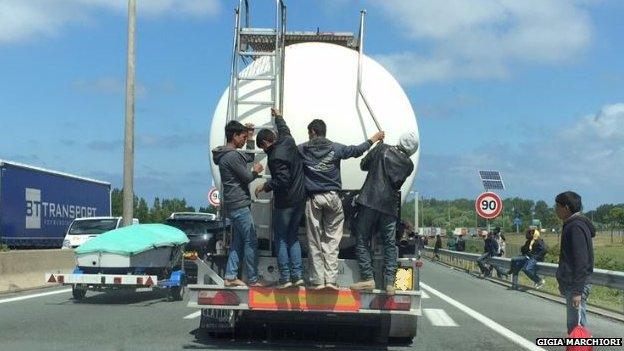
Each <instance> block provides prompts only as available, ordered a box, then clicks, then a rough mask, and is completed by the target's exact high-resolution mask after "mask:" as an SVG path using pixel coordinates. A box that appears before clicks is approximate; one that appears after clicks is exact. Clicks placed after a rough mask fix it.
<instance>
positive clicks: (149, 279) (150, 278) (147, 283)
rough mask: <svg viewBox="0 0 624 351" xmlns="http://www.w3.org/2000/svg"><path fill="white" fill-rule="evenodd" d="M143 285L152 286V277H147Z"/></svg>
mask: <svg viewBox="0 0 624 351" xmlns="http://www.w3.org/2000/svg"><path fill="white" fill-rule="evenodd" d="M145 285H147V286H152V285H154V281H153V280H152V277H147V280H146V281H145Z"/></svg>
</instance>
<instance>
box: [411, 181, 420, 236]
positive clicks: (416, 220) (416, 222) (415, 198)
mask: <svg viewBox="0 0 624 351" xmlns="http://www.w3.org/2000/svg"><path fill="white" fill-rule="evenodd" d="M409 193H410V195H414V232H416V233H417V232H418V228H419V226H418V210H419V209H418V206H419V203H418V191H415V190H412V191H410V192H409Z"/></svg>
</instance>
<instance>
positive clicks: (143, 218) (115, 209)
mask: <svg viewBox="0 0 624 351" xmlns="http://www.w3.org/2000/svg"><path fill="white" fill-rule="evenodd" d="M111 210H112V215H113V216H121V215H122V213H123V190H122V189H117V188H114V189H113V190H112V192H111ZM197 211H198V212H207V213H215V212H216V210H215V208H213V207H212V206H209V207H200V208H199V209H198V210H197ZM173 212H196V209H195V207H193V206H190V205H189V204H187V203H186V200H185V199H183V198H182V199H180V198H175V197H174V198H172V199H165V198H163V199H161V198H159V197H156V198H154V200H153V201H152V205H151V206H150V205H148V203H147V200H145V198H143V197H139V196H136V195H134V218H136V219H138V220H139V222H140V223H162V222H164V221H165V219H167V218H168V217H169V216H170V215H171V214H172V213H173Z"/></svg>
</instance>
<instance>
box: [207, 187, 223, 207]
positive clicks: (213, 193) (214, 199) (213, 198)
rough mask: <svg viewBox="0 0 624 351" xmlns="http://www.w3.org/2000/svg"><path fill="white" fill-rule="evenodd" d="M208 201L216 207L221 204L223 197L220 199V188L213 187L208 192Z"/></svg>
mask: <svg viewBox="0 0 624 351" xmlns="http://www.w3.org/2000/svg"><path fill="white" fill-rule="evenodd" d="M208 202H209V203H210V204H211V205H212V206H214V207H218V206H219V205H221V199H219V190H217V188H212V189H210V191H209V192H208Z"/></svg>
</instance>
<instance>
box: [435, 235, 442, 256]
mask: <svg viewBox="0 0 624 351" xmlns="http://www.w3.org/2000/svg"><path fill="white" fill-rule="evenodd" d="M441 248H442V237H441V236H440V234H438V235H436V241H435V244H434V245H433V257H434V258H436V259H438V260H439V259H440V249H441Z"/></svg>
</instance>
